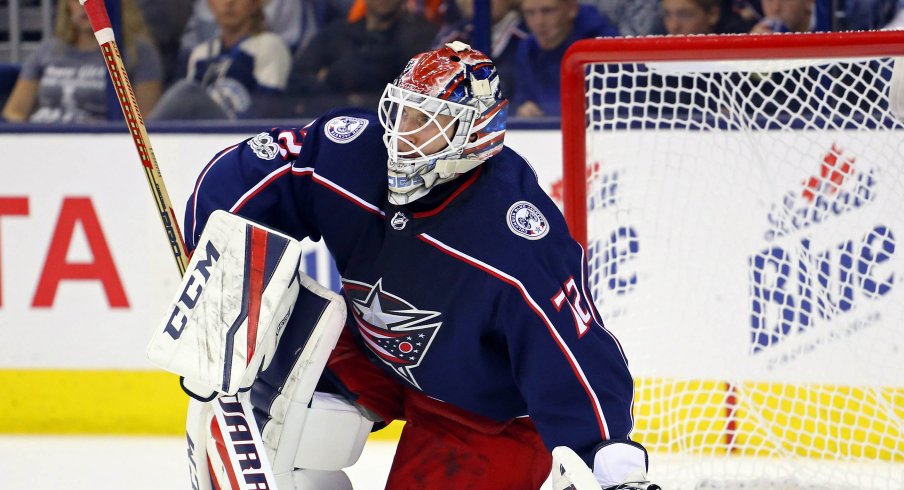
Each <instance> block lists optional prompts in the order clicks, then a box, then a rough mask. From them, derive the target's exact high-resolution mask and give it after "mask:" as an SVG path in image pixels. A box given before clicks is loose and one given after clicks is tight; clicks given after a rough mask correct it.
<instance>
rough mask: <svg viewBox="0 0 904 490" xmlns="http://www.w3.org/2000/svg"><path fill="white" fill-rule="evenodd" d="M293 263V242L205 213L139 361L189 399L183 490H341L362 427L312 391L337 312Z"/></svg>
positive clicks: (337, 403) (353, 415) (365, 423)
mask: <svg viewBox="0 0 904 490" xmlns="http://www.w3.org/2000/svg"><path fill="white" fill-rule="evenodd" d="M300 258H301V244H300V243H299V242H298V241H297V240H294V239H293V238H291V237H289V236H286V235H283V234H281V233H278V232H276V231H273V230H269V229H267V228H264V227H262V226H260V225H258V224H256V223H253V222H250V221H248V220H245V219H243V218H240V217H238V216H235V215H232V214H229V213H226V212H222V211H217V212H214V213H213V214H212V215H211V217H210V219H209V221H208V223H207V225H206V226H205V229H204V233H203V234H202V235H201V239H200V242H199V244H198V247H197V249H196V250H195V254H194V256H193V257H192V261H191V263H190V264H189V267H188V269H187V270H188V272H186V274H185V277H184V279H183V282H182V284H181V286H180V289H179V291H180V292H179V294H178V295H177V296H176V298H175V299H174V300H173V302H172V304H171V305H170V308H169V309H168V310H167V314H166V315H165V316H164V319H163V321H162V322H161V325H160V327H159V328H158V329H157V331H156V332H155V334H154V336H153V338H152V339H151V342H150V345H149V346H148V357H149V358H150V359H151V361H152V362H154V363H155V364H157V365H159V366H160V367H162V368H164V369H166V370H168V371H171V372H174V373H176V374H179V375H180V376H181V377H182V386H183V388H184V389H185V390H186V392H188V393H189V394H190V395H192V397H193V398H195V400H192V401H191V402H190V405H189V413H188V419H187V423H186V428H187V437H188V445H189V451H188V454H189V460H190V468H191V471H192V473H191V484H192V488H195V489H198V490H208V489H212V488H218V489H221V490H229V489H235V490H238V489H239V488H271V489H272V488H278V489H280V490H313V489H319V488H335V489H337V490H338V489H349V490H350V489H351V483H350V481H349V479H348V477H347V476H345V474H344V473H343V472H342V471H341V469H342V468H345V467H347V466H350V465H352V464H354V462H355V461H356V460H357V459H358V457H359V456H360V454H361V451H362V449H363V446H364V442H365V441H366V439H367V435H368V434H369V433H370V429H371V427H372V425H373V422H371V421H369V420H367V419H366V418H364V417H363V416H362V415H361V414H360V413H359V412H358V410H357V409H356V408H355V407H354V406H353V405H352V404H350V403H348V402H347V401H346V400H344V399H343V398H341V397H338V396H335V395H330V394H325V393H316V394H315V393H314V389H315V387H316V385H317V382H318V380H319V379H320V375H321V373H322V372H323V369H324V367H325V366H326V362H327V359H328V357H329V355H330V352H332V350H333V348H334V347H335V345H336V342H337V340H338V338H339V334H340V333H341V331H342V328H343V326H344V324H345V315H346V309H345V303H344V301H343V300H342V298H341V297H340V296H339V295H337V294H336V293H334V292H332V291H330V290H328V289H326V288H324V287H322V286H320V285H319V284H317V283H316V281H314V280H313V279H311V278H310V277H308V276H307V275H305V274H304V273H302V272H301V271H299V270H298V266H299V262H300ZM208 402H209V403H208ZM249 485H250V487H249ZM261 485H262V486H261Z"/></svg>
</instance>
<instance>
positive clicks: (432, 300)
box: [183, 42, 659, 490]
mask: <svg viewBox="0 0 904 490" xmlns="http://www.w3.org/2000/svg"><path fill="white" fill-rule="evenodd" d="M378 107H379V111H378V113H374V112H372V111H369V110H364V109H337V110H333V111H330V112H327V113H326V114H325V115H323V116H321V117H319V118H317V119H315V120H314V121H313V122H312V123H311V124H309V125H308V126H306V127H304V128H273V129H271V130H269V131H264V132H262V133H260V134H258V135H257V136H255V137H254V138H250V139H248V140H246V141H244V142H241V143H239V144H237V145H234V146H231V147H229V148H227V149H225V150H223V151H221V152H220V153H218V154H217V155H216V157H215V158H214V159H213V160H212V161H211V162H210V163H209V164H208V165H207V166H206V167H205V168H204V169H203V170H202V172H201V175H200V176H199V178H198V180H197V184H196V185H195V187H194V193H193V195H192V196H191V198H190V199H189V201H188V204H187V207H186V214H185V226H184V228H183V229H184V230H185V233H186V244H187V245H188V246H189V248H194V247H195V246H196V244H197V243H198V240H199V237H200V235H201V232H202V230H203V229H204V226H205V223H206V222H207V220H208V217H209V216H210V215H211V214H212V213H213V212H214V211H215V210H218V209H225V210H229V211H231V212H233V213H236V214H238V215H241V216H243V217H245V218H247V219H250V220H252V221H255V222H258V223H260V224H262V225H264V226H269V227H272V228H275V229H278V230H281V231H283V232H285V233H287V234H289V235H291V236H293V237H295V238H298V239H301V238H304V237H309V238H312V239H314V240H320V239H322V240H324V242H325V244H326V246H327V248H328V249H329V251H330V253H331V254H332V256H333V258H334V259H335V261H336V266H337V268H338V270H339V273H340V275H341V277H342V292H343V295H344V297H345V301H346V305H347V308H348V315H347V318H348V319H347V322H346V327H345V330H344V331H343V336H342V338H341V339H340V342H339V345H338V346H337V347H336V349H335V350H334V351H333V354H332V356H331V358H330V361H329V363H328V364H327V373H325V376H326V377H327V378H328V379H330V380H332V381H334V382H337V383H338V384H339V385H341V389H340V390H339V391H341V392H342V393H345V394H346V395H347V396H348V397H349V398H350V399H351V401H354V402H355V403H356V404H358V405H359V406H361V407H364V408H366V409H367V410H368V413H371V414H374V417H375V418H378V419H380V420H382V421H384V422H387V423H388V422H390V421H392V420H394V419H404V420H406V424H405V427H404V429H403V431H402V436H401V439H400V441H399V445H398V448H397V450H396V454H395V459H394V461H393V464H392V468H391V470H390V475H389V480H388V482H387V485H386V488H389V489H408V488H423V489H439V488H455V489H464V488H492V489H502V488H512V489H531V488H533V489H536V488H539V487H540V485H541V483H543V481H544V480H545V479H546V478H547V476H548V475H550V470H551V468H552V464H551V463H552V457H551V451H552V450H553V449H554V448H557V447H560V446H564V447H567V448H570V449H571V450H573V451H574V452H575V453H576V454H577V455H578V456H579V458H580V459H581V460H583V464H584V465H586V466H587V468H586V469H587V471H588V472H590V471H592V473H593V478H594V479H595V481H596V482H598V485H599V488H606V489H615V488H616V487H617V488H619V489H636V490H654V489H658V488H659V487H658V486H656V485H654V484H650V483H649V482H647V481H646V477H645V472H646V470H647V467H646V466H647V454H646V450H645V449H644V448H643V446H642V445H640V444H638V443H636V442H634V441H631V440H630V438H629V434H630V432H631V429H632V427H633V417H632V413H631V410H632V404H633V399H634V384H633V380H632V377H631V374H630V372H629V370H628V364H627V360H626V359H625V356H624V353H623V351H622V348H621V346H620V344H619V342H618V341H617V340H616V338H615V337H614V336H613V335H612V334H611V332H609V331H608V330H607V329H606V328H605V326H604V324H603V321H602V319H601V318H600V315H599V313H598V312H597V311H596V308H595V307H594V303H593V300H592V298H591V297H590V296H588V294H587V291H589V288H588V287H587V262H586V259H585V252H584V250H583V248H582V247H581V246H580V245H579V244H578V243H577V242H575V241H574V239H573V238H572V237H571V235H570V234H569V231H568V227H567V225H566V223H565V220H564V218H563V217H562V214H561V213H560V211H559V210H558V208H557V207H556V205H555V203H554V202H553V201H552V200H551V199H550V198H549V196H548V195H547V194H546V193H545V192H544V191H543V189H542V188H541V187H540V185H539V183H538V181H537V175H536V173H534V171H533V169H532V168H531V166H530V165H529V164H528V163H527V161H526V160H525V159H524V158H523V157H522V156H521V155H519V154H518V153H516V152H515V151H513V150H512V149H510V148H508V147H506V146H505V145H504V144H503V143H504V137H505V131H506V116H507V112H508V101H507V100H506V99H505V98H503V97H502V96H501V92H500V88H499V77H498V74H497V72H496V69H495V66H494V64H493V62H492V61H491V60H490V59H489V58H487V57H486V56H485V55H484V54H482V53H480V52H478V51H476V50H473V49H471V48H470V47H469V46H468V45H466V44H464V43H461V42H453V43H449V44H447V45H446V46H443V47H441V48H439V49H436V50H433V51H428V52H426V53H421V54H418V55H416V56H415V57H414V58H412V59H411V60H410V61H409V62H408V63H407V65H406V66H405V68H404V70H403V71H402V73H401V75H399V76H398V78H396V79H395V80H394V81H393V82H391V83H389V84H388V85H387V86H386V88H385V90H384V92H383V95H382V97H381V98H380V103H379V105H378ZM285 328H286V331H290V329H292V328H293V324H292V321H291V320H290V321H289V324H288V325H287V326H286V327H285ZM252 390H253V386H252ZM252 403H255V402H254V399H252ZM255 408H256V409H261V410H266V408H267V407H257V406H256V407H255ZM590 468H592V470H590ZM553 476H555V475H553Z"/></svg>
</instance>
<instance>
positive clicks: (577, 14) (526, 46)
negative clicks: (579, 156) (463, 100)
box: [512, 0, 619, 117]
mask: <svg viewBox="0 0 904 490" xmlns="http://www.w3.org/2000/svg"><path fill="white" fill-rule="evenodd" d="M521 13H522V15H523V16H524V21H525V22H526V23H527V27H528V29H529V30H530V32H531V35H530V36H529V37H528V38H527V39H526V40H525V41H524V42H522V43H521V45H520V46H519V47H518V52H517V54H516V57H515V59H516V60H517V66H518V68H517V71H516V76H517V78H518V80H517V81H516V83H517V85H518V91H517V92H516V94H515V96H514V98H513V99H512V104H513V105H514V106H515V115H517V116H519V117H539V116H559V115H560V114H561V104H560V101H559V89H560V86H561V84H560V80H559V66H560V65H561V63H562V58H563V57H564V56H565V50H566V49H568V46H570V45H571V44H572V43H574V42H575V41H577V40H579V39H587V38H593V37H611V36H618V35H619V33H618V29H616V28H615V27H614V26H613V24H612V23H611V22H610V21H609V19H608V18H606V17H604V16H603V15H602V14H600V13H599V11H597V10H596V9H595V8H594V7H593V6H590V5H581V4H579V3H578V0H523V2H522V4H521Z"/></svg>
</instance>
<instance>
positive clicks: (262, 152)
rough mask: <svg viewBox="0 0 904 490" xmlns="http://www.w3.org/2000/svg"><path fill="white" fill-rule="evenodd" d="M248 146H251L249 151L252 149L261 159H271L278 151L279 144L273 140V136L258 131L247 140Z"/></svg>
mask: <svg viewBox="0 0 904 490" xmlns="http://www.w3.org/2000/svg"><path fill="white" fill-rule="evenodd" d="M248 146H250V147H251V151H253V152H254V154H255V155H257V157H258V158H260V159H261V160H273V159H274V158H276V155H277V154H278V153H279V145H277V144H276V142H275V141H273V137H272V136H270V133H266V132H264V133H260V134H259V135H257V136H255V137H254V138H251V139H250V140H248Z"/></svg>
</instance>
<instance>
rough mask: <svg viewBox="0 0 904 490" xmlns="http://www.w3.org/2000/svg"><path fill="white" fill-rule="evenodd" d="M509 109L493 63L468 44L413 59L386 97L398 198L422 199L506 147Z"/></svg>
mask: <svg viewBox="0 0 904 490" xmlns="http://www.w3.org/2000/svg"><path fill="white" fill-rule="evenodd" d="M507 109H508V101H507V100H505V99H503V98H502V96H501V94H500V91H499V76H498V75H497V73H496V67H495V66H494V65H493V62H492V61H490V59H489V58H487V57H486V56H485V55H484V54H483V53H481V52H479V51H475V50H473V49H471V48H470V46H468V45H467V44H464V43H461V42H457V41H456V42H454V43H449V44H447V45H446V46H444V47H442V48H439V49H436V50H433V51H428V52H426V53H422V54H419V55H417V56H415V57H414V58H412V59H411V61H409V62H408V65H407V66H406V67H405V69H404V70H403V71H402V74H401V75H400V76H399V77H398V78H397V79H396V80H395V81H394V82H393V83H390V84H388V85H387V86H386V90H385V91H384V92H383V97H382V98H381V100H380V107H379V116H380V123H381V124H382V125H383V128H384V133H383V142H384V144H385V145H386V149H387V152H388V156H389V160H388V174H389V200H390V202H392V203H393V204H406V203H409V202H411V201H414V200H415V199H418V198H420V197H422V196H424V195H426V194H427V192H429V190H430V188H432V187H433V186H434V185H436V184H440V183H442V182H447V181H449V180H452V179H454V178H455V177H456V176H458V175H460V174H462V173H465V172H467V171H469V170H471V169H473V168H474V167H476V166H477V165H479V164H480V163H482V162H483V161H485V160H487V159H488V158H490V157H492V156H493V155H495V154H496V153H498V152H499V151H501V150H502V143H503V139H504V137H505V121H506V114H507Z"/></svg>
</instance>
